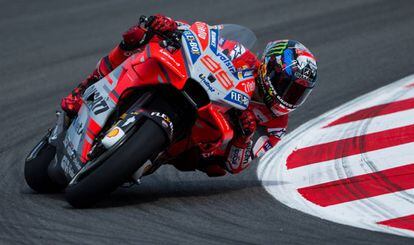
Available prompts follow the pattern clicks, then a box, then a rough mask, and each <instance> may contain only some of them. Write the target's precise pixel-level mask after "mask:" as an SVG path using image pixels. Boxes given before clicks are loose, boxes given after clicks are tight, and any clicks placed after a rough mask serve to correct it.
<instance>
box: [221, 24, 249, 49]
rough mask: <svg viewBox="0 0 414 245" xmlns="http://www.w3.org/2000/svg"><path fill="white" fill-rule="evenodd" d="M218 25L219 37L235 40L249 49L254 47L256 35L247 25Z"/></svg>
mask: <svg viewBox="0 0 414 245" xmlns="http://www.w3.org/2000/svg"><path fill="white" fill-rule="evenodd" d="M218 27H219V29H220V31H219V33H220V34H219V37H220V39H224V40H231V41H236V42H238V43H240V44H242V45H243V46H244V47H245V48H247V49H249V50H251V49H252V48H253V47H254V45H255V43H256V41H257V38H256V35H255V34H254V33H253V31H252V30H250V29H249V28H247V27H244V26H240V25H235V24H223V25H218Z"/></svg>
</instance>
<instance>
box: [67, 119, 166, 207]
mask: <svg viewBox="0 0 414 245" xmlns="http://www.w3.org/2000/svg"><path fill="white" fill-rule="evenodd" d="M166 142H167V137H166V135H165V133H164V132H163V130H162V129H161V128H160V126H158V125H157V124H155V123H154V122H153V121H151V120H147V121H146V122H144V124H143V125H142V126H141V127H140V128H139V129H138V130H137V132H135V133H134V134H133V135H132V136H131V137H130V138H129V139H128V140H127V141H126V142H125V143H124V144H123V145H122V146H121V147H120V148H119V149H118V150H117V151H116V152H115V153H114V154H113V155H112V156H110V157H109V158H108V159H107V160H106V161H105V162H104V163H102V165H101V166H99V167H98V168H97V169H96V170H94V171H93V172H92V173H90V174H89V175H88V176H86V177H84V178H83V179H81V180H80V181H79V182H77V183H76V184H72V185H69V186H68V187H67V188H66V194H65V197H66V200H67V201H68V202H69V203H70V204H71V205H72V206H73V207H75V208H85V207H89V206H91V205H93V204H95V203H96V202H97V201H99V200H100V199H102V198H103V197H105V196H106V195H107V194H109V193H111V192H113V191H114V190H115V189H116V188H117V187H119V186H120V185H122V184H123V183H124V182H125V181H126V180H127V179H128V178H130V177H131V176H132V175H133V173H134V172H135V171H137V170H138V168H139V167H141V165H142V164H144V163H145V161H147V160H148V159H149V158H150V157H151V156H153V155H154V154H157V153H159V152H160V151H161V150H162V149H163V148H164V146H165V145H166Z"/></svg>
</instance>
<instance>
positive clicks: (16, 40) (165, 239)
mask: <svg viewBox="0 0 414 245" xmlns="http://www.w3.org/2000/svg"><path fill="white" fill-rule="evenodd" d="M0 3H1V8H0V44H1V48H0V57H1V61H0V74H1V78H0V91H1V96H0V105H1V107H0V108H1V114H0V128H1V130H0V139H1V141H0V159H1V160H0V163H1V164H0V195H1V196H0V243H2V244H8V243H27V244H66V243H69V244H71V243H78V244H79V243H80V244H98V243H99V244H114V243H121V244H140V243H147V244H148V243H149V244H158V243H175V244H177V243H191V244H199V243H208V244H231V243H235V244H243V243H254V244H413V242H414V240H412V239H408V238H403V237H398V236H393V235H387V234H382V233H377V232H371V231H366V230H361V229H357V228H352V227H347V226H343V225H338V224H334V223H331V222H328V221H324V220H321V219H319V218H316V217H312V216H310V215H307V214H303V213H301V212H299V211H295V210H292V209H290V208H288V207H286V206H284V205H282V204H280V203H279V202H277V201H276V200H274V199H273V198H272V197H271V196H270V195H269V194H267V193H266V191H265V190H264V189H263V188H262V186H261V183H260V182H259V181H258V180H257V176H256V167H252V168H250V169H249V170H248V171H246V172H245V173H242V174H240V175H237V176H228V177H223V178H207V177H205V176H204V175H203V174H202V173H191V172H190V173H180V172H178V171H176V170H175V169H173V168H172V167H168V166H166V167H163V168H162V169H161V170H160V171H158V172H157V173H156V174H155V175H152V176H150V177H148V178H146V179H144V183H143V184H142V185H141V186H138V187H134V188H132V189H127V190H119V191H117V192H115V193H114V194H113V195H112V196H111V198H110V199H109V200H106V201H104V202H102V203H100V204H99V205H98V206H97V207H96V208H94V209H86V210H75V209H72V208H71V207H70V206H69V205H68V204H67V203H66V202H65V200H64V199H63V196H62V195H39V194H35V193H33V192H32V191H31V190H30V189H29V188H28V187H27V186H26V184H25V182H24V179H23V160H24V157H25V156H26V154H27V153H28V152H29V150H30V149H31V147H33V145H34V144H35V143H36V141H37V140H38V139H39V138H40V137H41V136H42V134H43V133H44V132H45V129H46V128H47V127H49V126H50V125H51V123H52V122H53V121H54V111H55V110H56V109H57V108H58V103H59V100H60V98H61V97H62V96H64V95H65V94H66V93H67V92H68V91H70V90H71V89H72V87H74V86H75V85H76V84H77V82H78V81H80V80H81V79H82V78H84V77H85V76H86V75H87V73H88V72H90V71H91V70H92V68H93V67H94V65H95V63H96V61H97V60H98V58H100V57H101V56H103V55H104V54H105V53H106V52H107V51H108V50H110V48H111V47H112V46H113V45H115V44H116V43H117V42H118V41H119V38H120V34H121V33H122V32H123V31H124V30H125V29H126V28H127V27H128V26H129V25H131V24H133V23H135V22H136V21H137V18H138V16H139V15H140V14H146V15H150V14H152V13H158V12H161V13H165V14H167V15H170V16H172V17H175V18H177V19H185V20H188V21H194V20H203V21H206V22H208V23H212V24H213V23H236V24H242V25H246V26H248V27H250V28H251V29H252V30H253V31H255V33H256V34H257V36H258V37H259V39H260V40H259V43H258V46H257V50H259V49H261V48H263V46H264V44H265V42H266V41H270V40H273V39H282V38H292V39H297V40H300V41H302V42H303V43H304V44H305V45H307V46H309V48H310V49H311V50H312V51H313V52H314V54H315V55H316V56H317V57H318V61H319V68H320V69H319V74H320V76H319V85H318V86H317V88H316V90H315V91H314V93H313V94H312V96H311V98H310V99H309V100H308V101H307V103H306V105H304V106H303V107H302V108H301V109H299V110H298V111H297V112H296V113H294V114H293V115H292V119H291V124H290V130H293V129H294V128H296V127H297V126H298V125H300V124H302V123H304V122H306V121H307V120H309V119H311V118H313V117H316V116H318V115H320V114H322V113H323V112H325V111H327V110H329V109H332V108H334V107H336V106H338V105H340V104H342V103H344V102H347V101H348V100H350V99H352V98H355V97H356V96H359V95H362V94H364V93H366V92H369V91H371V90H373V89H376V88H378V87H379V86H382V85H385V84H388V83H390V82H392V81H395V80H397V79H399V78H401V77H404V76H406V75H409V74H411V73H414V59H413V50H414V42H413V40H414V31H413V26H414V15H413V12H414V2H413V1H409V0H407V1H398V0H394V1H376V0H365V1H361V0H352V1H335V2H334V1H329V0H326V1H320V0H314V1H306V0H303V1H222V2H217V1H203V2H201V1H200V2H197V1H180V2H173V1H107V0H99V1H97V0H96V1H80V0H79V1H18V0H13V1H1V2H0ZM265 184H268V185H275V184H277V183H265Z"/></svg>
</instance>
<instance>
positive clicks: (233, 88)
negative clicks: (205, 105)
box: [182, 22, 254, 110]
mask: <svg viewBox="0 0 414 245" xmlns="http://www.w3.org/2000/svg"><path fill="white" fill-rule="evenodd" d="M225 26H226V25H219V26H209V25H207V24H205V23H202V22H196V23H194V24H193V25H192V26H191V27H190V28H188V29H185V30H184V31H183V35H182V48H183V49H184V51H185V54H186V59H187V61H188V62H187V63H188V67H189V72H190V77H191V78H192V79H193V80H195V81H197V82H198V83H199V84H200V85H201V86H202V87H203V88H204V89H205V90H206V92H207V94H208V96H209V98H210V100H211V101H212V102H215V103H218V104H221V105H225V106H227V107H228V108H237V109H240V110H245V109H247V107H248V106H249V102H250V98H251V95H252V93H253V90H254V88H253V89H252V86H253V87H254V77H253V73H252V71H251V70H243V69H236V67H234V65H233V63H232V61H231V60H230V58H229V57H228V56H227V55H226V54H224V52H223V49H222V48H221V47H220V42H222V41H223V40H224V39H223V38H224V36H223V35H222V34H221V33H222V32H224V30H227V29H226V28H225ZM229 33H230V31H229ZM226 36H229V35H228V34H227V35H226ZM246 39H248V40H250V39H249V38H246ZM236 41H237V40H236ZM252 42H254V41H252ZM249 46H251V44H249Z"/></svg>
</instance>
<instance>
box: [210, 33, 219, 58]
mask: <svg viewBox="0 0 414 245" xmlns="http://www.w3.org/2000/svg"><path fill="white" fill-rule="evenodd" d="M217 43H218V34H217V29H211V30H210V49H211V51H213V53H215V54H217Z"/></svg>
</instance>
